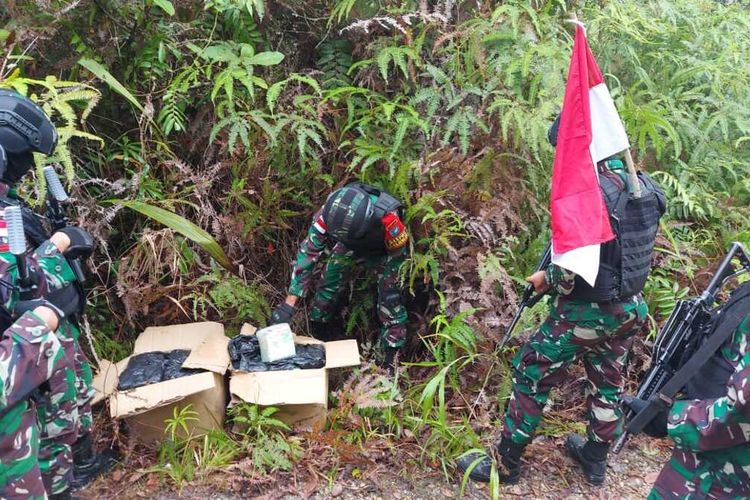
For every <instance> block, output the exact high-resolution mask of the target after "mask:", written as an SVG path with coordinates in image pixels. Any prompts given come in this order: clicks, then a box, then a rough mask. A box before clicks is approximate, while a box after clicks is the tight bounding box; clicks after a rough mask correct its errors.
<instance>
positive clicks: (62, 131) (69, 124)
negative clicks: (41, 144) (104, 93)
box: [0, 71, 104, 193]
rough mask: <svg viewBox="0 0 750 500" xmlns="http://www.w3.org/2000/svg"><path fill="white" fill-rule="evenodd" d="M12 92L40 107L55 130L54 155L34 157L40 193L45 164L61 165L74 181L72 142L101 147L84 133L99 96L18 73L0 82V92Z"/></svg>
mask: <svg viewBox="0 0 750 500" xmlns="http://www.w3.org/2000/svg"><path fill="white" fill-rule="evenodd" d="M3 87H6V88H12V89H13V90H15V91H16V92H18V93H20V94H23V95H26V96H28V97H30V98H31V99H32V100H33V101H35V102H36V103H37V104H39V105H40V106H41V107H42V109H44V111H45V113H47V115H48V116H49V117H50V119H51V120H52V122H53V123H54V124H55V127H56V128H57V134H58V140H57V146H56V147H55V151H54V152H53V154H52V155H51V156H49V157H44V156H43V155H39V154H35V155H34V160H35V162H36V165H37V179H38V183H39V186H38V188H39V191H38V192H40V193H43V192H45V190H46V184H45V180H44V175H43V171H42V169H43V168H44V166H45V165H47V164H52V163H57V162H59V163H61V164H62V165H63V167H64V169H65V176H66V178H67V179H68V181H69V182H72V181H73V180H74V179H75V178H76V169H75V165H74V163H73V154H72V151H71V149H72V147H73V143H74V142H75V141H72V139H73V138H78V139H86V140H88V141H93V142H95V143H99V144H100V145H102V144H103V143H104V142H103V141H102V139H101V138H100V137H98V136H96V135H94V134H92V133H89V132H86V131H85V130H84V128H85V124H86V120H87V118H88V117H89V116H90V115H91V112H92V111H93V109H94V107H95V106H96V105H97V103H98V102H99V99H100V98H101V94H100V93H99V91H98V90H96V89H95V88H94V87H91V86H89V85H85V84H81V83H77V82H72V81H65V80H58V79H57V78H55V77H54V76H48V77H46V78H45V79H44V80H36V79H33V78H24V77H22V76H20V72H18V71H16V72H14V73H12V74H11V75H10V76H9V77H8V78H7V79H5V80H2V81H0V88H3Z"/></svg>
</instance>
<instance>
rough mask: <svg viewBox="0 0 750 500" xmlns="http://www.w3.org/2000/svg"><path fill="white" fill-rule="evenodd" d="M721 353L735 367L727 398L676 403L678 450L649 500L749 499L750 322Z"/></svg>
mask: <svg viewBox="0 0 750 500" xmlns="http://www.w3.org/2000/svg"><path fill="white" fill-rule="evenodd" d="M720 352H721V356H722V357H723V358H724V359H725V360H727V361H728V362H729V363H730V364H731V366H733V367H734V373H732V375H731V377H730V378H729V380H728V381H727V393H726V396H724V397H720V398H717V399H689V400H682V401H676V402H675V403H674V405H673V406H672V408H671V410H670V412H669V418H668V429H667V432H668V435H669V437H670V438H671V439H672V440H673V441H674V443H675V448H674V450H673V452H672V458H671V459H670V460H669V462H668V463H667V464H666V465H665V466H664V468H663V469H662V471H661V473H660V474H659V477H658V478H657V479H656V483H655V484H654V488H653V490H652V491H651V494H650V495H649V498H650V499H660V498H665V499H672V498H681V499H683V498H690V499H698V498H737V499H739V498H750V317H749V318H745V319H744V320H743V321H742V323H740V325H739V326H738V327H737V329H736V331H735V333H734V335H733V336H732V337H731V338H730V339H729V340H728V341H727V342H726V343H725V344H724V346H723V347H722V349H721V350H720ZM688 396H690V394H688Z"/></svg>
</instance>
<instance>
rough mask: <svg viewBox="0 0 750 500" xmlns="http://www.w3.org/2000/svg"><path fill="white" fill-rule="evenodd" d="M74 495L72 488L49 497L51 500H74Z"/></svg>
mask: <svg viewBox="0 0 750 500" xmlns="http://www.w3.org/2000/svg"><path fill="white" fill-rule="evenodd" d="M73 498H74V497H73V494H72V493H71V492H70V488H68V489H67V490H65V491H63V492H62V493H53V494H51V495H50V496H49V500H73Z"/></svg>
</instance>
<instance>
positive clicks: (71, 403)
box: [0, 90, 110, 498]
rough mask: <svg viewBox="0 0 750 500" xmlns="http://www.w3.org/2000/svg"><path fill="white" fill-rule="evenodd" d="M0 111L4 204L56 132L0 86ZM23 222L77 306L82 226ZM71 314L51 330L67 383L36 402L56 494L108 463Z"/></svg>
mask: <svg viewBox="0 0 750 500" xmlns="http://www.w3.org/2000/svg"><path fill="white" fill-rule="evenodd" d="M0 113H2V115H3V117H4V120H3V121H2V122H0V146H2V147H3V149H4V150H5V151H6V152H7V165H6V167H5V168H4V169H3V171H2V172H0V206H3V207H5V206H10V205H19V204H20V202H19V200H18V198H17V197H16V193H15V188H14V186H15V184H16V183H17V182H18V181H19V180H20V179H21V178H22V177H23V176H24V175H25V174H26V173H27V172H28V170H29V169H31V167H32V166H33V165H34V161H33V156H32V153H34V152H38V153H42V154H45V155H50V154H51V153H52V152H53V150H54V148H55V144H56V141H57V134H56V132H55V128H54V125H53V124H52V122H51V121H50V119H49V117H48V116H47V115H46V113H44V111H43V110H42V109H41V108H40V107H39V106H37V105H36V104H34V103H33V102H32V101H31V100H29V99H27V98H25V97H23V96H21V95H19V94H17V93H15V92H12V91H8V90H0ZM24 210H26V209H24ZM24 221H25V229H26V230H27V237H28V239H29V241H31V242H33V243H37V244H39V255H40V258H39V260H38V267H39V269H40V270H41V271H44V272H45V273H46V275H47V276H48V277H51V278H50V280H51V283H52V286H51V288H52V289H53V290H55V293H57V294H59V295H60V296H64V297H66V298H67V300H69V301H73V302H75V303H76V304H78V307H79V311H80V308H81V307H82V305H83V304H84V303H85V296H83V294H82V293H81V288H80V286H77V284H76V283H75V280H76V277H75V274H74V273H73V270H72V269H71V267H70V266H69V265H68V260H67V259H68V258H75V257H87V256H88V255H90V254H91V253H92V251H93V239H92V238H91V236H90V235H89V234H88V233H86V232H85V231H84V230H82V229H79V228H73V227H71V228H65V229H63V230H61V231H59V232H58V233H55V235H53V236H52V238H50V240H46V241H45V236H46V231H45V230H44V228H43V227H42V226H41V225H40V224H39V222H38V219H37V218H36V217H35V216H33V215H32V214H31V213H30V212H29V211H28V210H26V212H25V215H24ZM54 239H58V240H64V241H65V242H66V244H65V245H64V250H65V256H63V255H62V254H61V251H62V250H61V246H59V245H58V246H56V245H55V244H54V243H53V240H54ZM79 311H76V313H77V312H79ZM74 316H75V314H73V313H71V314H69V315H68V316H67V317H65V318H63V319H62V320H61V321H60V323H59V327H58V329H57V331H56V333H57V336H58V339H59V340H60V342H61V344H62V345H63V348H64V350H65V352H66V355H67V356H68V358H69V359H71V360H72V361H73V364H74V369H70V370H69V371H68V373H67V380H68V384H67V386H66V387H64V388H58V390H57V391H50V392H48V393H46V394H45V397H44V398H42V403H40V404H38V406H37V412H38V419H39V422H40V430H41V447H40V451H39V466H40V468H41V471H42V475H43V478H44V481H45V486H46V487H47V491H48V493H49V494H50V495H56V496H59V497H61V498H62V497H64V496H65V495H66V494H69V492H70V486H71V485H73V486H77V487H80V486H84V485H85V484H87V483H88V482H89V481H90V480H91V479H92V478H93V477H95V475H96V473H98V472H99V471H101V470H102V468H103V467H104V466H105V465H109V463H110V462H109V461H105V460H102V458H101V457H99V456H98V455H95V454H94V453H93V449H92V443H91V439H90V430H91V425H92V417H91V406H90V401H91V398H92V397H93V388H92V385H91V384H92V376H91V368H90V365H89V363H88V361H87V360H86V357H85V355H84V353H83V350H82V349H81V346H80V344H79V342H78V337H79V336H80V331H79V330H78V328H77V326H76V323H75V321H74ZM73 451H75V454H74V453H73ZM74 455H75V456H74ZM74 462H75V466H74ZM74 472H75V474H74Z"/></svg>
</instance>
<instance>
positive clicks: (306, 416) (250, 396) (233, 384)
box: [229, 324, 360, 429]
mask: <svg viewBox="0 0 750 500" xmlns="http://www.w3.org/2000/svg"><path fill="white" fill-rule="evenodd" d="M240 333H241V334H243V335H254V334H255V328H254V327H252V326H250V325H247V324H246V325H244V326H243V327H242V331H241V332H240ZM294 343H295V344H322V345H323V346H324V347H325V350H326V365H325V367H324V368H319V369H313V370H284V371H273V372H253V373H247V372H241V371H237V370H234V369H233V368H231V367H230V370H231V376H230V379H229V392H230V394H231V396H232V402H231V403H230V404H232V405H234V404H237V403H238V402H240V401H245V402H248V403H254V404H258V405H262V406H276V407H278V408H279V412H278V413H276V414H275V415H274V417H275V418H279V419H280V420H282V421H283V422H285V423H287V424H288V425H290V426H292V427H294V428H297V429H312V428H314V427H318V428H320V427H322V426H323V425H324V424H325V419H326V412H327V410H328V370H330V369H333V368H343V367H346V366H358V365H359V364H360V360H359V348H358V346H357V341H356V340H337V341H334V342H321V341H319V340H316V339H314V338H312V337H300V336H298V335H295V336H294Z"/></svg>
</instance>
